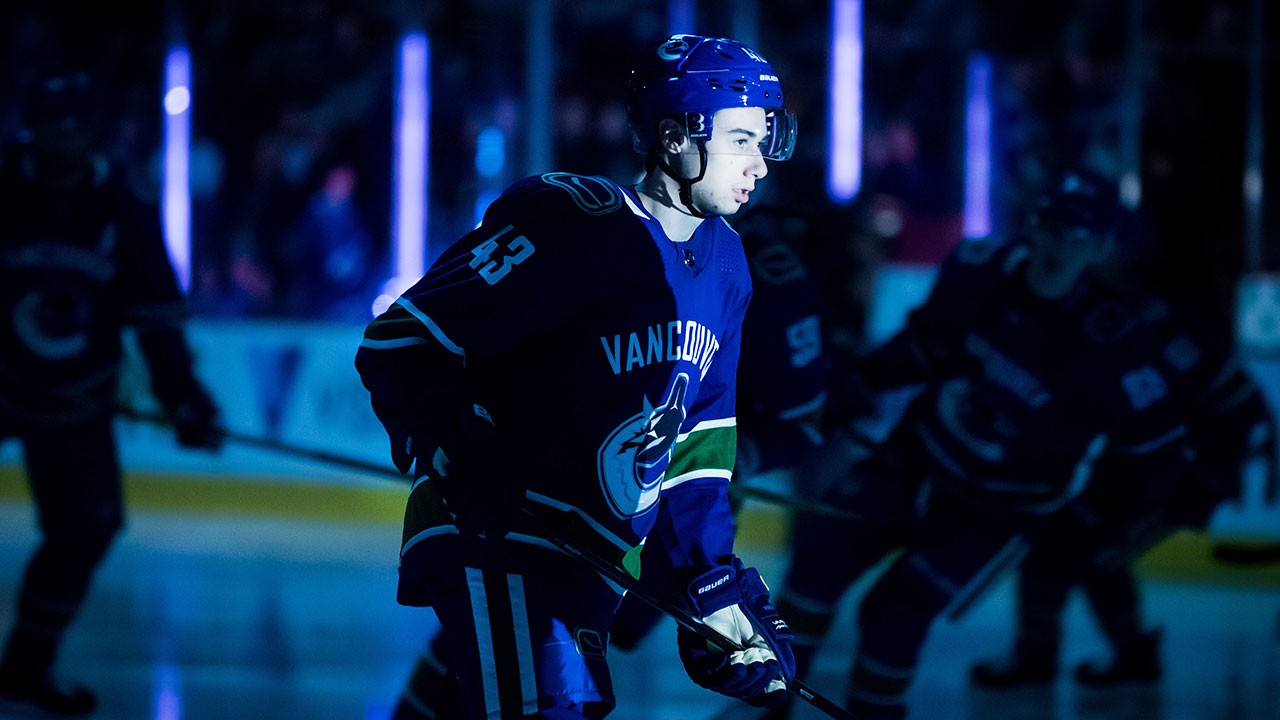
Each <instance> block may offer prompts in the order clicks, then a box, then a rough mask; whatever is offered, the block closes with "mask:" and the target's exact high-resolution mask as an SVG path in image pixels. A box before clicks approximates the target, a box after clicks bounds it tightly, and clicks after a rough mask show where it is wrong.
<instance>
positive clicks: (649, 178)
mask: <svg viewBox="0 0 1280 720" xmlns="http://www.w3.org/2000/svg"><path fill="white" fill-rule="evenodd" d="M782 99H783V98H782V90H781V86H780V85H779V83H778V79H777V77H776V75H775V74H774V72H773V69H772V68H771V67H770V66H769V64H768V62H766V61H765V60H764V59H763V58H762V57H761V56H760V55H759V54H758V53H756V52H755V51H754V50H752V49H750V48H748V47H746V46H745V45H742V44H741V43H738V42H735V41H733V40H728V39H724V38H709V37H701V36H695V35H675V36H672V37H670V38H668V39H667V40H665V41H664V42H662V43H659V44H657V45H656V46H654V47H652V48H650V49H648V50H647V51H646V53H645V55H644V56H643V58H642V59H641V61H640V62H639V64H638V66H637V67H636V69H634V70H633V71H632V73H631V76H630V80H629V83H628V88H627V102H626V107H627V115H628V118H629V121H630V125H631V128H632V131H633V137H634V140H635V147H636V149H637V150H639V151H640V152H642V153H644V155H645V168H646V171H647V172H646V174H645V176H644V178H643V179H642V180H641V181H640V183H639V184H638V185H636V186H633V187H627V186H622V185H619V184H617V183H615V182H613V181H611V180H608V179H605V178H601V177H586V176H580V175H572V174H567V173H554V172H553V173H546V174H544V175H541V176H538V177H532V178H528V179H526V180H523V181H520V182H518V183H516V184H515V185H513V186H512V187H511V188H509V189H508V190H507V191H506V192H505V193H504V194H503V195H502V196H501V197H500V198H499V199H498V200H497V201H495V202H494V203H493V204H492V205H490V206H489V208H488V210H487V211H486V213H485V217H484V220H483V222H482V223H481V225H480V226H479V227H478V228H477V229H476V230H474V231H473V232H471V233H469V234H467V235H466V236H464V237H463V238H462V239H460V240H459V241H458V242H457V243H455V244H454V245H453V246H452V247H451V248H450V249H449V250H447V251H445V253H444V254H443V255H442V256H441V257H440V259H439V260H437V262H436V263H435V264H434V265H433V267H432V268H431V270H430V271H429V272H428V273H427V275H426V276H425V277H424V278H422V280H420V281H419V282H418V283H417V284H416V285H415V286H414V287H412V288H410V289H409V290H408V291H407V292H406V293H405V294H404V295H403V296H402V297H401V298H399V299H398V300H397V301H396V302H395V304H394V305H393V306H392V307H391V309H389V310H388V311H387V312H386V313H384V314H383V315H381V316H379V317H378V318H377V319H375V320H374V322H373V323H371V324H370V325H369V327H368V329H367V330H366V332H365V339H364V341H363V342H362V344H361V347H360V349H359V351H358V352H357V355H356V367H357V369H358V370H359V372H360V375H361V378H362V380H363V381H364V384H365V386H366V387H367V388H368V389H369V391H370V394H371V396H372V402H373V407H374V410H375V412H376V413H377V415H378V417H379V419H380V420H381V421H382V423H383V425H384V426H385V427H386V430H387V433H388V435H389V436H390V438H391V453H392V459H393V461H394V462H395V465H396V467H398V468H399V469H400V470H401V471H402V472H407V471H408V470H409V469H410V467H411V466H412V468H413V471H414V475H415V477H416V478H417V480H416V481H415V483H414V486H413V489H412V490H411V494H410V497H409V500H408V507H407V509H406V513H405V533H404V544H403V547H402V550H401V562H400V583H399V591H398V599H399V601H400V602H401V603H403V604H407V605H418V606H424V605H430V606H432V607H433V608H434V609H435V612H436V614H437V615H438V616H439V618H440V620H441V623H442V625H443V632H444V634H445V637H444V644H445V645H446V649H447V652H446V653H445V654H446V655H447V658H446V659H445V662H447V670H446V671H445V672H443V673H442V676H443V679H444V681H445V682H447V683H450V684H453V683H456V684H455V685H454V687H455V688H457V691H458V692H459V693H460V696H459V700H458V703H457V704H459V705H461V706H462V707H464V708H465V710H466V713H467V715H468V716H469V717H472V718H484V717H503V718H511V717H526V716H533V717H546V718H576V717H589V718H598V717H603V716H604V715H606V714H607V713H608V712H609V711H610V709H611V708H612V707H613V705H614V698H613V693H612V689H611V685H610V680H609V675H608V668H607V665H606V663H605V647H606V643H607V640H608V628H609V625H610V623H611V621H612V618H613V614H614V611H615V609H616V608H617V606H618V602H619V599H620V597H621V594H622V589H621V588H620V587H617V586H616V585H614V584H612V583H610V582H608V581H606V580H604V579H603V578H602V577H601V576H599V575H598V574H596V573H595V572H593V571H591V570H590V569H588V568H587V567H586V566H584V565H582V564H580V563H579V562H578V561H577V560H575V559H573V558H571V557H568V556H566V555H564V554H563V553H561V552H559V551H558V550H557V549H556V546H555V545H553V544H552V543H550V542H548V540H547V538H546V537H544V536H542V535H540V533H539V531H537V530H535V529H532V528H530V527H528V526H527V525H526V521H525V520H524V519H523V518H524V517H525V516H524V515H523V514H522V509H527V510H529V511H531V512H533V513H534V514H536V515H537V516H539V517H540V518H541V520H542V522H543V523H545V524H546V525H550V526H553V527H555V528H556V532H558V533H561V534H563V535H565V536H569V537H571V538H572V539H573V540H575V541H576V542H578V543H579V544H582V545H587V546H589V547H591V548H593V549H595V550H596V551H597V552H599V553H601V554H605V555H607V556H611V557H613V558H615V559H616V561H617V562H618V563H619V564H620V565H622V566H624V567H626V568H628V570H630V571H632V574H633V575H638V574H639V572H640V571H639V569H638V568H637V567H636V562H635V560H636V558H637V557H638V555H639V552H640V547H641V545H642V543H646V547H648V548H649V549H650V550H652V549H654V548H659V549H661V552H646V553H645V563H644V568H643V576H642V577H643V578H644V582H645V584H646V586H648V587H650V588H651V589H654V590H655V591H658V592H662V593H665V594H667V595H668V596H669V597H671V598H673V599H679V600H680V601H681V602H682V603H683V604H684V605H685V606H686V607H688V608H689V610H690V612H692V613H694V614H695V615H696V616H697V617H699V618H701V619H702V620H703V621H704V622H705V623H707V624H708V625H709V626H711V627H712V628H715V629H716V630H719V631H720V632H722V633H724V634H726V635H728V636H729V637H731V638H732V639H734V640H736V641H738V642H740V643H742V644H743V645H744V646H746V649H745V650H743V651H738V652H733V653H729V654H725V653H723V652H722V651H720V650H718V649H715V648H712V647H710V646H708V644H707V643H706V642H705V641H703V640H701V639H699V638H698V637H697V636H696V635H694V634H692V633H689V632H686V631H681V632H680V634H679V638H678V640H679V646H680V655H681V659H682V660H683V662H684V664H685V667H686V669H687V670H688V672H689V675H690V677H691V678H693V679H694V681H695V682H698V683H699V684H701V685H703V686H705V687H708V688H711V689H713V690H716V691H719V692H722V693H725V694H727V695H731V696H734V697H739V698H742V699H744V700H746V701H748V702H752V703H757V704H768V703H774V702H777V701H779V700H780V699H781V698H782V697H784V696H785V693H786V683H788V682H789V681H790V680H791V679H792V660H791V652H790V648H789V637H790V635H789V630H788V629H787V626H786V623H785V622H783V621H782V620H781V618H779V617H778V614H777V613H776V612H775V611H774V609H773V607H772V606H771V605H770V604H769V596H768V590H767V588H766V587H765V585H764V582H763V581H762V580H761V579H760V576H759V574H758V573H756V571H755V570H753V569H750V568H745V567H743V565H742V563H741V562H740V561H739V560H738V559H737V558H736V557H734V555H733V537H732V528H731V518H730V513H729V504H728V490H727V489H728V481H729V478H730V476H731V474H732V471H733V462H734V453H735V445H736V443H735V413H734V400H735V375H736V371H737V361H738V355H739V347H740V340H739V333H740V329H741V322H742V316H743V313H744V311H745V309H746V305H747V301H748V299H749V298H750V294H751V284H750V278H749V275H748V272H747V267H746V262H745V260H744V257H743V251H742V246H741V243H740V241H739V239H738V236H737V234H736V233H734V232H733V230H732V229H731V228H730V227H729V225H728V224H727V223H726V222H725V220H724V219H723V217H724V216H727V215H732V214H733V213H735V212H737V211H738V209H739V208H741V207H742V205H744V204H745V203H746V202H747V201H748V199H749V198H750V195H751V192H752V190H754V189H755V185H756V183H757V181H759V180H760V179H761V178H763V177H764V176H765V174H766V172H767V167H766V165H765V161H766V160H769V159H772V160H783V159H786V158H787V157H789V156H790V154H791V150H792V148H793V146H794V140H795V125H794V118H793V117H792V116H791V114H790V113H789V112H787V111H786V110H784V109H783V108H782ZM427 700H433V701H438V702H441V703H442V704H443V703H444V702H445V701H444V700H443V699H442V698H439V697H436V698H428V699H427Z"/></svg>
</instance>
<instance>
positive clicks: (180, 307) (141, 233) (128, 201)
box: [109, 183, 196, 407]
mask: <svg viewBox="0 0 1280 720" xmlns="http://www.w3.org/2000/svg"><path fill="white" fill-rule="evenodd" d="M109 192H112V193H113V197H114V204H115V208H116V213H117V219H118V223H117V225H116V233H117V237H116V242H117V243H118V244H119V248H120V259H121V263H120V275H119V278H118V280H117V282H118V285H117V287H118V288H119V294H120V298H121V310H122V313H123V320H124V323H125V324H127V325H130V326H132V327H133V328H134V330H135V331H136V332H137V337H138V347H139V349H141V351H142V354H143V356H144V357H145V358H146V360H147V367H148V369H149V370H150V374H151V390H152V392H153V393H154V394H155V396H156V399H158V400H159V401H160V403H161V404H162V405H164V406H166V407H168V406H171V405H172V404H174V403H176V402H178V401H179V400H181V399H182V398H184V397H186V396H187V395H188V394H189V393H190V392H192V390H193V388H194V387H195V385H196V380H195V377H194V375H193V374H192V363H193V360H192V357H191V351H190V348H189V346H188V344H187V338H186V334H185V332H184V331H183V323H184V322H185V321H186V319H187V317H188V315H189V311H188V307H187V303H186V299H185V298H183V296H182V291H181V290H180V289H179V286H178V279H177V276H176V274H175V273H174V270H173V265H172V263H171V262H170V259H169V254H168V251H167V249H166V247H165V243H164V235H163V233H162V231H161V226H160V208H159V207H158V206H156V205H155V204H154V203H146V202H143V201H142V200H140V199H138V197H137V196H136V195H134V194H133V193H132V192H131V191H129V190H128V189H127V188H125V187H123V186H122V185H119V184H117V183H112V184H111V186H110V187H109Z"/></svg>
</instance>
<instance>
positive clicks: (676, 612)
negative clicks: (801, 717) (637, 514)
mask: <svg viewBox="0 0 1280 720" xmlns="http://www.w3.org/2000/svg"><path fill="white" fill-rule="evenodd" d="M521 515H522V519H523V520H524V521H525V522H526V523H527V524H528V525H529V527H530V528H531V529H533V530H534V531H536V532H537V533H538V534H539V535H541V536H543V537H544V538H546V539H547V540H550V541H551V543H552V544H553V545H555V546H556V547H558V548H560V549H561V550H563V551H565V552H566V553H568V554H570V555H572V556H574V557H576V558H578V559H579V560H582V561H583V562H585V563H586V564H588V565H590V566H591V567H592V568H593V569H594V570H595V571H596V572H598V573H600V574H601V575H603V576H605V577H606V578H608V579H609V580H611V581H613V582H614V583H616V584H618V585H619V586H621V587H623V588H624V589H626V591H627V592H628V593H631V594H632V595H635V596H636V597H637V598H639V599H640V600H641V601H643V602H644V603H646V604H647V605H650V606H651V607H653V608H654V609H656V610H660V611H662V612H663V613H665V614H667V615H668V616H670V617H671V618H672V619H674V620H675V621H676V624H677V625H679V626H680V627H682V628H684V629H686V630H688V631H690V632H692V633H694V634H696V635H697V636H698V637H700V638H702V639H703V640H706V641H707V642H709V643H711V644H712V645H714V646H716V647H718V648H720V649H721V650H724V651H725V652H738V651H741V650H744V649H745V648H744V647H743V646H742V645H739V644H738V643H736V642H734V641H733V640H730V639H729V638H727V637H725V636H724V635H722V634H720V633H719V632H717V631H716V630H714V629H712V628H710V627H708V626H707V625H705V624H704V623H702V622H701V621H699V620H698V619H697V618H695V617H694V616H693V614H692V613H690V612H689V611H688V610H686V609H684V608H683V607H681V606H679V605H676V604H675V603H672V602H669V601H667V600H665V599H663V598H661V597H659V596H657V595H655V594H653V593H651V592H649V590H648V589H647V588H645V587H644V586H643V585H641V584H640V583H639V581H638V580H636V579H635V578H633V577H632V576H631V574H630V573H628V572H627V571H626V570H623V569H622V568H621V567H619V566H618V564H617V563H614V562H612V561H610V560H608V559H607V558H605V557H603V556H601V555H599V554H597V553H596V552H595V551H593V550H589V549H587V548H586V547H583V546H581V545H577V544H575V543H574V542H572V541H570V540H569V539H567V538H566V537H565V536H564V535H562V534H561V533H560V531H559V530H556V529H555V528H554V527H552V526H551V525H550V524H548V523H546V522H544V521H543V520H542V518H541V517H539V516H538V515H537V514H536V513H534V512H533V511H531V510H529V508H527V507H525V508H522V509H521ZM787 690H788V691H790V692H792V693H794V694H795V695H798V696H799V697H801V698H803V699H804V700H806V701H807V702H809V703H810V704H812V705H813V706H814V707H815V708H817V709H818V710H820V711H821V712H822V713H823V714H825V715H827V716H828V717H833V718H837V719H838V720H855V718H854V717H853V715H852V714H850V713H849V712H848V711H847V710H845V709H844V708H842V707H840V706H839V705H836V704H835V703H833V702H831V701H830V700H828V699H827V698H825V697H823V696H822V695H819V694H818V693H815V692H814V691H813V690H811V689H809V687H808V686H807V685H805V684H804V683H802V682H800V680H798V679H797V680H792V681H791V682H789V683H787Z"/></svg>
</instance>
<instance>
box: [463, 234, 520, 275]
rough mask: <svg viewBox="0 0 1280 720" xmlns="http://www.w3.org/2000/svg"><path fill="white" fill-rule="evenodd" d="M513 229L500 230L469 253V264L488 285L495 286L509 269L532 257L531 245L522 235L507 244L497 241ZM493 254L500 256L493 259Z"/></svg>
mask: <svg viewBox="0 0 1280 720" xmlns="http://www.w3.org/2000/svg"><path fill="white" fill-rule="evenodd" d="M514 229H515V226H514V225H508V226H506V227H504V228H502V229H501V230H499V231H498V232H496V233H494V234H493V236H492V237H490V238H489V239H488V240H485V241H484V242H482V243H480V244H479V245H477V246H476V247H475V249H473V250H472V251H471V256H472V257H471V262H470V263H469V264H470V265H471V267H473V268H475V269H476V271H477V272H478V273H479V274H480V277H482V278H484V281H485V282H487V283H489V284H490V285H494V284H496V283H497V282H498V281H499V280H501V279H502V278H504V277H506V276H507V273H509V272H511V268H513V267H515V266H516V265H519V264H520V263H522V262H524V261H525V260H528V259H529V256H531V255H533V243H531V242H529V238H527V237H525V236H523V235H516V236H515V237H514V238H513V239H511V240H510V241H509V242H505V243H504V242H500V241H499V239H500V238H502V237H503V236H505V235H507V234H508V233H510V232H511V231H512V230H514ZM494 253H500V254H499V255H498V256H497V257H494Z"/></svg>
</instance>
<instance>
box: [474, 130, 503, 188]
mask: <svg viewBox="0 0 1280 720" xmlns="http://www.w3.org/2000/svg"><path fill="white" fill-rule="evenodd" d="M506 164H507V138H506V136H505V135H503V133H502V130H501V129H500V128H496V127H494V126H492V125H490V126H489V127H487V128H485V129H484V130H481V131H480V136H479V137H477V138H476V172H477V173H480V177H494V176H495V175H497V174H498V173H500V172H502V168H503V167H504V166H505V165H506Z"/></svg>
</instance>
